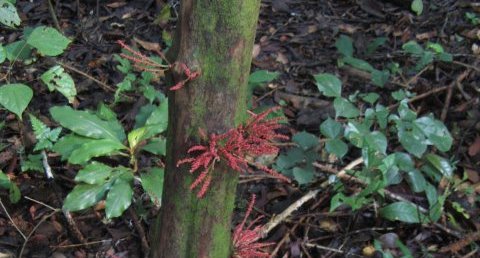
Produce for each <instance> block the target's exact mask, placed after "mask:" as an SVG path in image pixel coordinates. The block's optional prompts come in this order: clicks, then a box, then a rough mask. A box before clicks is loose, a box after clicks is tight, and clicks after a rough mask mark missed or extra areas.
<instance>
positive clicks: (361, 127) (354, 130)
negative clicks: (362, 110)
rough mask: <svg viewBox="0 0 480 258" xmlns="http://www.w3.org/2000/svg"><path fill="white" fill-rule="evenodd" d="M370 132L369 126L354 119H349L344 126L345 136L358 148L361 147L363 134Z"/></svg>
mask: <svg viewBox="0 0 480 258" xmlns="http://www.w3.org/2000/svg"><path fill="white" fill-rule="evenodd" d="M368 133H370V129H369V127H367V126H365V124H361V123H358V122H355V121H350V122H348V123H347V127H346V128H345V133H344V134H345V137H346V138H347V139H348V140H349V141H350V143H352V144H353V145H355V146H356V147H358V148H362V147H363V145H364V144H363V143H364V138H365V135H367V134H368Z"/></svg>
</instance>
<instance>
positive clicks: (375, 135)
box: [365, 131, 388, 155]
mask: <svg viewBox="0 0 480 258" xmlns="http://www.w3.org/2000/svg"><path fill="white" fill-rule="evenodd" d="M365 141H366V142H367V144H368V145H369V147H370V148H371V149H373V150H376V151H378V152H380V153H382V154H385V155H386V154H387V145H388V142H387V137H385V135H383V133H381V132H379V131H374V132H371V133H369V134H367V135H366V136H365Z"/></svg>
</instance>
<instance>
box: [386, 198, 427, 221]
mask: <svg viewBox="0 0 480 258" xmlns="http://www.w3.org/2000/svg"><path fill="white" fill-rule="evenodd" d="M420 214H421V213H420V211H418V210H417V208H416V207H415V206H414V205H413V204H411V203H409V202H395V203H392V204H389V205H387V206H385V207H383V208H381V209H380V215H381V216H382V217H384V218H386V219H388V220H391V221H396V220H398V221H403V222H407V223H419V222H421V221H422V220H423V216H421V215H420Z"/></svg>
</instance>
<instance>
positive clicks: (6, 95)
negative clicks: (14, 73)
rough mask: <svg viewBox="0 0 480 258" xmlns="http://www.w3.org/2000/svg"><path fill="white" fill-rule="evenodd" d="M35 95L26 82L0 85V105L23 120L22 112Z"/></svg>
mask: <svg viewBox="0 0 480 258" xmlns="http://www.w3.org/2000/svg"><path fill="white" fill-rule="evenodd" d="M32 97H33V91H32V89H30V87H28V86H27V85H24V84H19V83H15V84H7V85H4V86H2V87H0V105H2V106H3V107H5V108H6V109H7V110H8V111H10V112H12V113H15V114H16V115H17V116H18V118H19V119H20V120H22V113H23V111H24V110H25V108H27V106H28V103H30V100H31V99H32Z"/></svg>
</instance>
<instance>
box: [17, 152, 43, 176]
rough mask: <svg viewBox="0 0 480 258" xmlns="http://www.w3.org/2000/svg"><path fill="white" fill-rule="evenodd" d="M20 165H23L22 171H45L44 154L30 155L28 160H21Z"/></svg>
mask: <svg viewBox="0 0 480 258" xmlns="http://www.w3.org/2000/svg"><path fill="white" fill-rule="evenodd" d="M20 166H21V169H22V172H26V171H37V172H43V164H42V155H41V154H36V155H33V154H30V155H28V156H27V159H26V160H22V161H21V163H20Z"/></svg>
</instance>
